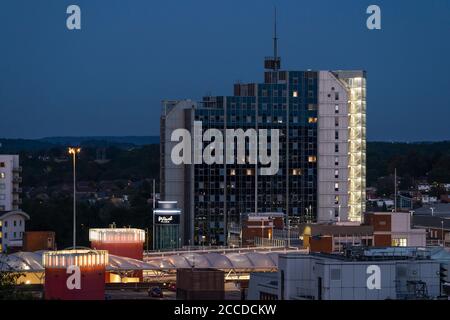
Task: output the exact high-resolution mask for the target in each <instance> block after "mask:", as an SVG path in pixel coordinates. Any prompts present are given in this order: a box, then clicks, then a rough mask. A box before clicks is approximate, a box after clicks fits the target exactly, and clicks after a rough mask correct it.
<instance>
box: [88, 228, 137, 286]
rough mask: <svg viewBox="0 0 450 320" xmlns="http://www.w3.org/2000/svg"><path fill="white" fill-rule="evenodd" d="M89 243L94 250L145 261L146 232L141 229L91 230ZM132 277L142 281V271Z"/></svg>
mask: <svg viewBox="0 0 450 320" xmlns="http://www.w3.org/2000/svg"><path fill="white" fill-rule="evenodd" d="M89 241H90V242H91V248H93V249H97V250H107V251H108V252H109V254H113V255H116V256H121V257H126V258H132V259H137V260H141V261H142V260H143V259H144V242H145V231H144V230H141V229H134V228H104V229H90V230H89ZM130 277H131V278H139V281H142V280H143V277H142V271H135V272H133V273H132V274H130ZM136 280H137V279H136Z"/></svg>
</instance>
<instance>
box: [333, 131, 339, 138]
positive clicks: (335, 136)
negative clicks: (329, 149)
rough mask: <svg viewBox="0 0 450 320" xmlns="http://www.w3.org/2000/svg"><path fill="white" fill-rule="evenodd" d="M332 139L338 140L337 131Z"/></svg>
mask: <svg viewBox="0 0 450 320" xmlns="http://www.w3.org/2000/svg"><path fill="white" fill-rule="evenodd" d="M334 139H335V140H338V139H339V131H337V130H336V131H335V132H334Z"/></svg>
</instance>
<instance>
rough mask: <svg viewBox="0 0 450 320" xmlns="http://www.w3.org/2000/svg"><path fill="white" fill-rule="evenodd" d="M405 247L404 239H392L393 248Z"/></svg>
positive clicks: (405, 240) (405, 241)
mask: <svg viewBox="0 0 450 320" xmlns="http://www.w3.org/2000/svg"><path fill="white" fill-rule="evenodd" d="M407 245H408V240H407V239H406V238H398V239H396V238H394V239H392V246H393V247H406V246H407Z"/></svg>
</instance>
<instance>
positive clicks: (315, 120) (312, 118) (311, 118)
mask: <svg viewBox="0 0 450 320" xmlns="http://www.w3.org/2000/svg"><path fill="white" fill-rule="evenodd" d="M308 122H309V123H316V122H317V118H315V117H309V118H308Z"/></svg>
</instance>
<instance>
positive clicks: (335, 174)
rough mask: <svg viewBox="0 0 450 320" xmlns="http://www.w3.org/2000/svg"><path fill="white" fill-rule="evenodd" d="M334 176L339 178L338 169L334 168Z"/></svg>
mask: <svg viewBox="0 0 450 320" xmlns="http://www.w3.org/2000/svg"><path fill="white" fill-rule="evenodd" d="M334 177H335V178H336V179H337V178H339V170H337V169H336V170H334Z"/></svg>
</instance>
